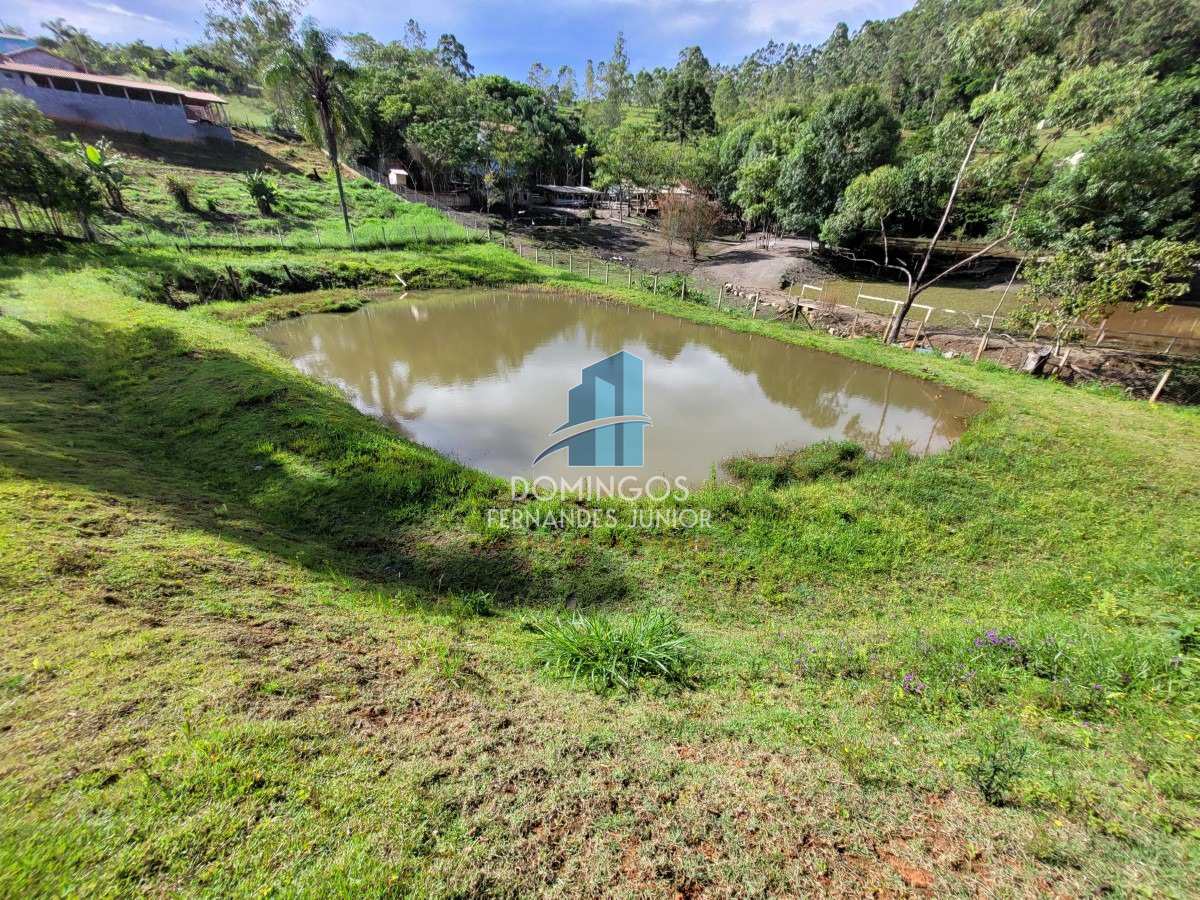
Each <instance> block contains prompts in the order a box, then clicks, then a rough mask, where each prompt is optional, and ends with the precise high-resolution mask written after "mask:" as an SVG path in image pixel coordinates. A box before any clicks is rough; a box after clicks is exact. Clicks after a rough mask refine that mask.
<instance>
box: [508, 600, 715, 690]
mask: <svg viewBox="0 0 1200 900" xmlns="http://www.w3.org/2000/svg"><path fill="white" fill-rule="evenodd" d="M530 627H531V628H532V629H533V631H534V632H535V633H536V634H537V636H538V638H537V654H538V658H539V660H540V661H541V663H542V665H543V666H544V667H545V668H546V669H547V670H548V671H550V672H553V673H554V674H556V675H558V676H560V677H563V678H569V679H571V682H572V683H573V684H574V683H578V682H582V683H584V684H586V685H587V686H588V687H590V688H591V689H592V690H596V691H611V690H613V689H616V688H621V689H623V690H627V691H632V690H634V689H635V688H636V687H637V684H638V681H639V680H640V679H643V678H657V679H661V680H663V681H665V682H667V683H668V684H673V685H681V684H685V683H687V682H688V681H690V680H691V679H692V677H693V675H694V672H695V666H696V663H697V661H698V649H697V646H696V642H695V640H694V639H693V638H692V637H691V636H690V635H688V634H687V633H686V632H685V631H683V629H682V628H680V627H679V623H678V622H677V621H676V620H675V617H674V616H672V615H670V614H669V613H666V612H663V611H661V610H652V611H650V612H645V613H638V614H635V615H628V616H614V615H605V614H599V613H597V614H592V615H575V616H572V617H571V618H569V619H562V618H555V619H549V620H546V621H542V622H535V623H532V624H531V626H530Z"/></svg>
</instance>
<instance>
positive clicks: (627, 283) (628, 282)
mask: <svg viewBox="0 0 1200 900" xmlns="http://www.w3.org/2000/svg"><path fill="white" fill-rule="evenodd" d="M625 287H630V288H631V287H633V266H632V265H631V266H630V267H629V277H628V278H627V279H626V280H625Z"/></svg>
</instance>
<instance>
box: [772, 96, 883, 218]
mask: <svg viewBox="0 0 1200 900" xmlns="http://www.w3.org/2000/svg"><path fill="white" fill-rule="evenodd" d="M899 143H900V123H899V122H898V121H897V120H896V117H895V116H894V115H892V112H891V110H890V109H889V108H888V106H887V104H886V103H884V101H883V99H882V98H881V97H880V96H879V92H878V91H877V90H876V89H875V88H873V87H870V86H859V87H853V88H847V89H846V90H843V91H838V92H837V93H835V94H832V95H830V96H829V97H828V98H826V99H825V100H824V101H823V102H822V103H821V104H820V105H819V106H818V107H817V109H816V111H815V112H814V113H813V116H812V118H811V119H809V120H808V122H807V123H806V125H805V127H804V128H803V129H802V130H801V132H800V138H799V141H798V142H797V144H796V146H795V148H794V149H793V150H792V151H791V152H790V153H789V154H788V155H787V157H786V158H785V159H784V161H783V165H782V169H781V177H780V184H779V195H780V205H781V210H780V212H781V219H782V221H783V224H784V226H785V227H787V228H790V229H795V230H798V231H807V232H810V233H812V232H816V231H819V230H820V227H821V224H822V223H823V222H824V221H825V218H826V217H827V216H828V215H829V214H830V213H831V212H833V209H834V207H835V206H836V204H837V200H838V197H839V196H841V193H842V191H844V190H845V189H846V187H847V185H849V184H850V182H851V181H853V180H854V178H855V177H857V176H858V175H861V174H864V173H866V172H870V171H871V170H872V169H874V168H876V167H877V166H880V165H883V164H884V163H886V162H888V161H889V160H890V159H891V158H892V156H893V154H894V153H895V151H896V147H897V146H898V145H899Z"/></svg>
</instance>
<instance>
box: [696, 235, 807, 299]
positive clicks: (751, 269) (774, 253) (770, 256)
mask: <svg viewBox="0 0 1200 900" xmlns="http://www.w3.org/2000/svg"><path fill="white" fill-rule="evenodd" d="M812 247H813V242H812V241H810V240H807V239H805V238H778V239H774V240H772V241H771V246H770V249H767V248H764V247H763V246H761V245H760V241H758V240H757V238H756V237H755V236H751V237H748V238H747V239H746V240H744V241H741V242H740V243H737V244H734V245H732V246H728V247H723V248H721V249H720V250H719V251H718V252H717V253H715V254H713V255H712V256H711V257H709V258H708V259H705V260H702V261H701V262H700V263H699V264H698V265H697V266H696V269H695V273H696V274H697V275H700V276H703V277H704V278H707V279H709V280H710V281H715V282H720V283H721V284H732V285H735V286H737V287H739V288H749V289H754V290H778V289H779V288H780V287H782V285H783V282H784V279H785V276H787V275H789V274H790V273H791V272H792V271H793V270H795V269H797V268H798V267H801V266H802V265H803V264H804V261H805V259H806V258H807V255H808V253H809V252H810V251H811V250H812Z"/></svg>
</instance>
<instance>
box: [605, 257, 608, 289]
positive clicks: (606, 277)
mask: <svg viewBox="0 0 1200 900" xmlns="http://www.w3.org/2000/svg"><path fill="white" fill-rule="evenodd" d="M604 283H605V284H608V260H605V261H604Z"/></svg>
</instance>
